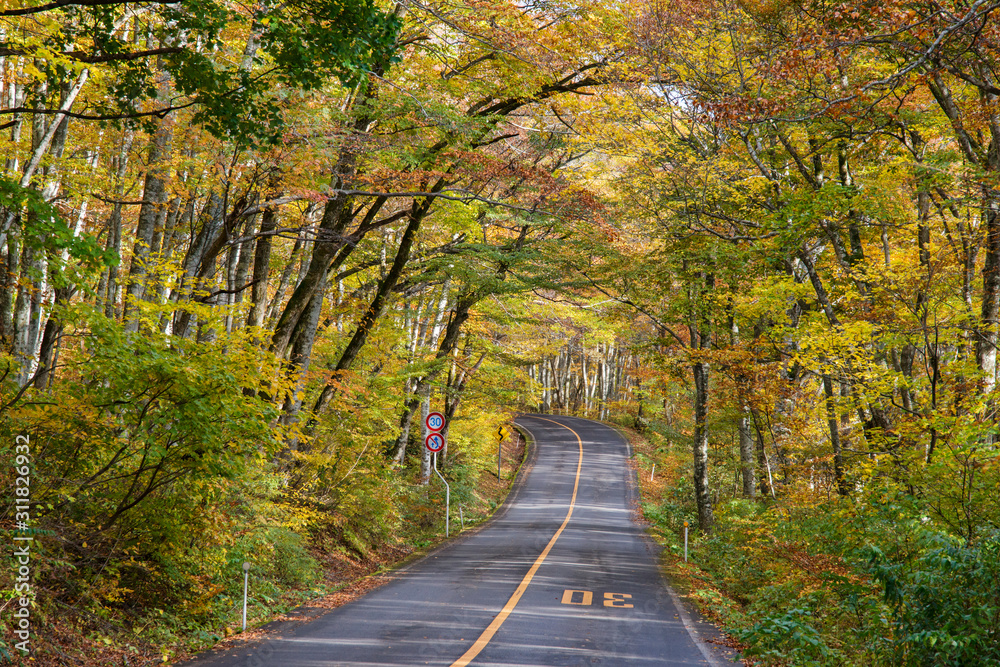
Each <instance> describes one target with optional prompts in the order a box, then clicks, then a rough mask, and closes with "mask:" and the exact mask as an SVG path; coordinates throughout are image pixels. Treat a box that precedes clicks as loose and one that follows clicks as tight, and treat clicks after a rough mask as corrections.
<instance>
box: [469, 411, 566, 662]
mask: <svg viewBox="0 0 1000 667" xmlns="http://www.w3.org/2000/svg"><path fill="white" fill-rule="evenodd" d="M532 419H542V420H544V421H547V422H552V423H553V424H555V425H556V426H562V427H563V428H564V429H566V430H567V431H569V432H570V433H572V434H573V435H575V436H576V442H577V444H579V446H580V458H579V459H578V460H577V462H576V479H575V480H574V481H573V497H572V498H570V501H569V511H568V512H566V518H565V519H563V522H562V525H561V526H559V530H557V531H556V534H555V535H553V536H552V539H551V540H549V543H548V544H547V545H545V549H543V550H542V553H541V554H539V556H538V558H536V559H535V564H534V565H532V566H531V569H530V570H528V573H527V574H526V575H524V579H522V580H521V583H520V584H519V585H518V587H517V590H515V591H514V594H513V595H511V596H510V599H509V600H507V604H505V605H504V606H503V609H501V610H500V613H499V614H497V617H496V618H494V619H493V622H492V623H490V624H489V626H488V627H487V628H486V629H485V630H483V634H481V635H479V639H477V640H476V643H475V644H473V645H472V646H471V647H469V650H468V651H466V652H465V654H464V655H463V656H462V657H461V658H459V659H458V660H456V661H455V662H453V663H451V667H465V666H466V665H468V664H469V663H470V662H472V660H473V659H474V658H475V657H476V656H477V655H479V653H480V651H482V650H483V649H484V648H486V645H487V644H489V643H490V640H491V639H493V635H495V634H496V633H497V630H499V629H500V626H501V625H503V622H504V621H506V620H507V617H508V616H510V613H511V612H512V611H514V607H516V606H517V603H518V602H520V600H521V596H522V595H524V591H526V590H528V584H530V583H531V580H532V579H533V578H534V577H535V572H537V571H538V568H540V567H541V566H542V563H544V562H545V558H546V557H547V556H548V555H549V552H550V551H552V547H553V546H555V543H556V540H558V539H559V536H560V535H562V532H563V530H564V529H565V528H566V524H568V523H569V520H570V517H572V516H573V507H574V506H575V505H576V492H577V490H578V489H579V488H580V470H581V468H582V467H583V440H581V439H580V434H579V433H577V432H576V431H574V430H573V429H571V428H570V427H569V426H566V425H564V424H560V423H559V422H557V421H553V420H551V419H545V417H532Z"/></svg>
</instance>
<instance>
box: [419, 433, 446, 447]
mask: <svg viewBox="0 0 1000 667" xmlns="http://www.w3.org/2000/svg"><path fill="white" fill-rule="evenodd" d="M424 445H426V446H427V449H429V450H431V451H432V452H440V451H441V450H442V449H444V436H443V435H441V434H440V433H431V434H430V435H429V436H427V437H426V438H425V439H424Z"/></svg>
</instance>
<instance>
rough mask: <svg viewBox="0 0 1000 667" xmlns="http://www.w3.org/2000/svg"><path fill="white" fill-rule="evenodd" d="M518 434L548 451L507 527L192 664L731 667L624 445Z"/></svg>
mask: <svg viewBox="0 0 1000 667" xmlns="http://www.w3.org/2000/svg"><path fill="white" fill-rule="evenodd" d="M517 423H518V425H520V426H521V427H522V428H524V429H525V430H526V431H528V432H529V433H530V434H531V435H532V436H533V438H534V440H535V443H536V446H537V452H536V455H535V459H534V464H533V466H532V468H531V469H530V471H529V472H528V474H527V476H526V477H525V479H524V480H523V482H522V485H521V486H520V487H519V488H518V490H517V491H516V494H515V496H514V497H513V499H512V500H511V502H510V504H509V506H508V508H507V510H506V512H504V513H503V514H502V516H500V517H499V518H497V519H495V520H494V521H493V522H492V523H490V524H489V525H488V526H486V527H485V528H484V529H482V530H480V531H478V532H476V533H474V534H471V535H467V536H464V537H462V538H459V539H458V540H455V541H453V542H452V543H450V544H448V545H446V546H444V547H443V548H440V549H438V550H436V551H435V552H433V553H432V554H430V555H429V556H428V557H426V558H425V559H423V560H421V561H418V562H417V563H415V564H413V565H411V566H409V567H408V568H406V570H404V571H403V572H401V573H400V574H399V576H398V577H397V578H396V579H394V580H393V581H391V582H389V583H388V584H386V585H384V586H383V587H381V588H378V589H376V590H375V591H373V592H371V593H369V594H368V595H366V596H365V597H363V598H360V599H358V600H355V601H354V602H351V603H349V604H346V605H344V606H342V607H339V608H337V609H335V610H333V611H331V612H330V613H327V614H325V615H323V616H321V617H319V618H318V619H316V620H314V621H312V622H310V623H307V624H304V625H300V626H298V627H296V628H294V629H292V630H291V631H289V632H286V633H283V634H281V636H280V637H278V638H273V639H270V640H267V641H266V642H264V643H262V644H258V645H253V646H247V647H245V648H243V649H239V650H235V651H234V650H230V651H227V652H225V654H220V653H216V654H210V655H208V656H206V657H205V658H204V659H201V660H197V661H195V662H193V663H189V664H190V665H191V666H192V667H194V666H198V667H236V666H240V667H243V666H248V667H249V666H254V667H264V666H272V665H273V666H275V667H277V666H282V667H313V666H319V665H323V666H333V665H450V666H454V667H460V666H462V665H481V666H486V665H667V666H680V665H713V666H714V667H718V666H719V665H722V664H725V662H723V660H722V659H720V658H715V657H713V653H712V649H710V648H709V647H708V646H707V645H706V644H704V643H702V642H701V641H700V640H698V639H697V636H698V634H697V631H696V628H695V624H694V623H692V621H691V620H690V616H689V615H688V614H687V613H686V612H685V611H684V610H683V609H681V608H679V607H678V606H676V605H675V600H676V598H675V596H674V595H673V594H672V593H671V592H670V591H669V589H667V588H666V586H665V584H664V582H663V580H662V578H661V576H660V573H659V571H658V569H657V564H656V563H657V552H656V548H655V547H654V546H653V544H652V542H651V541H650V540H649V538H648V537H647V536H646V535H645V534H644V533H643V531H642V529H641V527H639V526H638V525H637V524H636V523H634V521H633V519H632V499H633V490H632V487H631V486H630V484H631V483H630V481H629V473H628V467H627V465H626V461H627V457H628V447H627V445H626V443H625V442H624V441H623V440H622V438H621V436H619V435H618V433H617V432H615V431H614V430H613V429H610V428H608V427H606V426H603V425H601V424H598V423H596V422H592V421H588V420H585V419H577V418H571V417H550V416H541V415H537V416H536V415H529V416H524V417H521V418H519V419H518V421H517ZM730 664H731V663H730Z"/></svg>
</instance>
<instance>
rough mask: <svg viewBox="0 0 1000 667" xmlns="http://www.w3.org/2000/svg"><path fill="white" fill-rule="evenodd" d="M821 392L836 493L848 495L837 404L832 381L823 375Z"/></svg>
mask: <svg viewBox="0 0 1000 667" xmlns="http://www.w3.org/2000/svg"><path fill="white" fill-rule="evenodd" d="M823 392H824V393H825V394H826V417H827V423H828V425H829V428H830V445H831V446H832V447H833V475H834V479H835V480H836V482H837V493H839V494H840V495H842V496H847V495H850V489H848V488H847V479H846V478H845V477H844V456H843V453H842V452H841V446H840V420H839V419H838V418H837V404H836V402H835V401H834V398H833V381H832V380H831V379H830V376H829V375H826V374H824V375H823Z"/></svg>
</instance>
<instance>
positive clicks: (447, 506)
mask: <svg viewBox="0 0 1000 667" xmlns="http://www.w3.org/2000/svg"><path fill="white" fill-rule="evenodd" d="M434 472H436V473H437V476H438V477H440V478H441V483H442V484H444V536H445V537H448V528H449V526H448V517H449V515H450V514H451V487H450V486H448V482H446V481H445V479H444V477H442V475H441V473H440V472H438V455H437V452H434Z"/></svg>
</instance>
